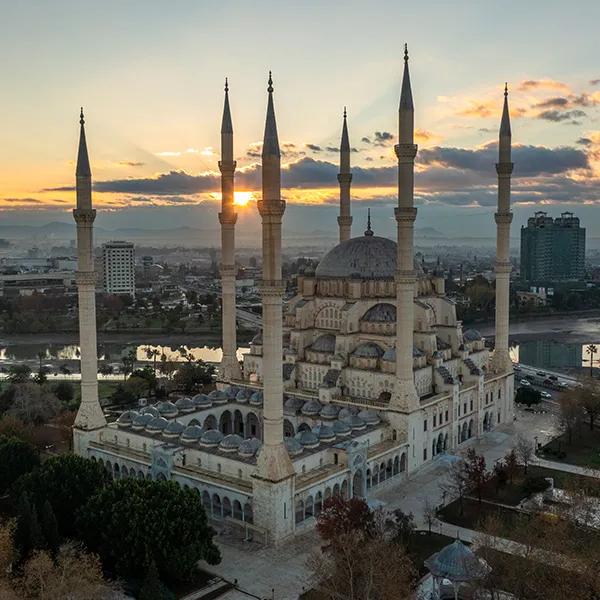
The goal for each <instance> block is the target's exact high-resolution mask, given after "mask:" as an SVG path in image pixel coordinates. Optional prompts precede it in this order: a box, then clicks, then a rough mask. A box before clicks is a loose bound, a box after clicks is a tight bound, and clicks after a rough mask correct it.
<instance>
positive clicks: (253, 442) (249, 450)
mask: <svg viewBox="0 0 600 600" xmlns="http://www.w3.org/2000/svg"><path fill="white" fill-rule="evenodd" d="M260 446H261V441H260V440H259V439H257V438H248V439H245V440H243V441H242V443H241V444H240V445H239V448H238V454H239V455H240V456H243V457H244V458H250V457H251V456H254V455H255V454H256V453H257V452H258V449H259V448H260Z"/></svg>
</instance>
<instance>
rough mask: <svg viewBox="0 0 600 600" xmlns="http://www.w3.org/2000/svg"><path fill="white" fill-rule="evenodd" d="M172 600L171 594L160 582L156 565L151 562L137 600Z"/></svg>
mask: <svg viewBox="0 0 600 600" xmlns="http://www.w3.org/2000/svg"><path fill="white" fill-rule="evenodd" d="M172 598H173V594H171V592H170V591H169V590H167V588H166V587H165V586H164V585H163V583H162V582H161V580H160V578H159V577H158V569H157V568H156V563H155V562H154V561H153V560H152V561H151V562H150V565H149V566H148V570H147V571H146V577H145V578H144V583H143V584H142V587H141V588H140V591H139V594H138V600H171V599H172Z"/></svg>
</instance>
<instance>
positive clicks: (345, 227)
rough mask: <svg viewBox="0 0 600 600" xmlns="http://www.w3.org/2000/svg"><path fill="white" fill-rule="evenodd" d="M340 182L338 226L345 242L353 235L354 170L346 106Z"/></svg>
mask: <svg viewBox="0 0 600 600" xmlns="http://www.w3.org/2000/svg"><path fill="white" fill-rule="evenodd" d="M338 182H339V184H340V216H339V217H338V226H339V231H340V242H343V241H345V240H349V239H350V237H351V235H352V216H351V213H350V184H351V183H352V172H351V170H350V139H349V137H348V122H347V118H346V107H345V106H344V119H343V123H342V139H341V142H340V172H339V173H338Z"/></svg>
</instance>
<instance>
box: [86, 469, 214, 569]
mask: <svg viewBox="0 0 600 600" xmlns="http://www.w3.org/2000/svg"><path fill="white" fill-rule="evenodd" d="M125 524H127V526H126V527H125V526H124V525H125ZM78 529H79V531H80V533H81V535H82V536H83V539H84V541H85V542H86V544H87V546H88V547H89V548H92V549H94V550H95V551H97V552H98V554H99V555H100V556H101V557H102V560H103V563H104V564H105V565H108V566H111V567H113V568H114V569H115V570H116V571H117V572H118V573H122V574H124V575H130V574H137V575H138V576H143V575H145V573H146V571H147V569H148V568H149V566H150V563H151V561H154V562H155V564H156V565H157V567H158V569H159V575H160V576H161V577H162V578H166V579H179V580H181V579H186V578H188V577H189V576H190V575H191V574H192V573H193V571H194V569H195V568H196V564H197V562H198V561H199V560H206V561H207V562H208V563H209V564H217V563H219V562H220V560H221V556H220V553H219V549H218V548H217V546H215V544H214V543H213V540H212V538H213V535H214V531H213V529H212V528H211V527H209V526H208V522H207V519H206V513H205V512H204V507H203V506H202V501H201V499H200V496H199V494H197V493H196V492H195V491H193V490H190V489H182V488H180V487H179V486H178V485H177V484H176V483H174V482H172V481H148V480H139V479H124V480H120V481H116V482H114V483H112V484H111V485H109V486H107V487H106V488H104V489H102V490H100V492H99V493H98V494H96V495H95V496H94V497H93V498H91V499H90V500H89V502H88V503H87V504H86V505H85V507H84V508H83V509H82V510H81V512H80V513H79V518H78Z"/></svg>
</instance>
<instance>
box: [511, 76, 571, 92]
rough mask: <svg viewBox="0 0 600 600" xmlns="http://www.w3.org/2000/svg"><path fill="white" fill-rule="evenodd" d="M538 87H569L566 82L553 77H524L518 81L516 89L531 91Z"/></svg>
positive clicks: (552, 88)
mask: <svg viewBox="0 0 600 600" xmlns="http://www.w3.org/2000/svg"><path fill="white" fill-rule="evenodd" d="M540 88H543V89H547V90H563V91H568V90H569V89H570V88H569V86H568V85H567V84H566V83H563V82H562V81H556V80H555V79H525V80H523V81H521V82H520V83H519V86H518V88H517V89H519V90H521V91H531V90H536V89H540Z"/></svg>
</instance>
